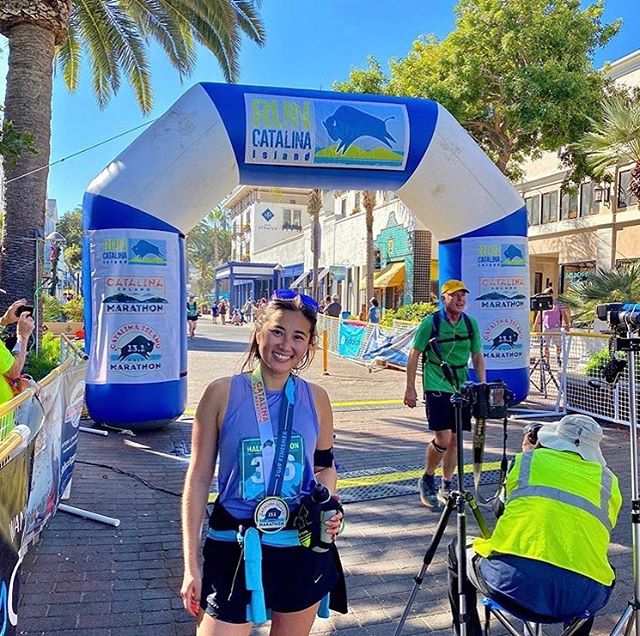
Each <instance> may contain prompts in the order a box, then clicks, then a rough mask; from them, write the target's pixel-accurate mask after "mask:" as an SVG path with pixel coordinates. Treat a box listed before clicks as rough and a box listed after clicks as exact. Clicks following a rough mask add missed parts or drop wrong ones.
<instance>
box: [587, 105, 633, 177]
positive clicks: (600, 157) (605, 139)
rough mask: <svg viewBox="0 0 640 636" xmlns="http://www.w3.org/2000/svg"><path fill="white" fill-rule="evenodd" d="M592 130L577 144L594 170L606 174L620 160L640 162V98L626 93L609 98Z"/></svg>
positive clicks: (600, 174) (597, 173)
mask: <svg viewBox="0 0 640 636" xmlns="http://www.w3.org/2000/svg"><path fill="white" fill-rule="evenodd" d="M592 125H593V130H591V131H590V132H588V133H587V134H585V136H584V137H583V138H582V140H581V141H580V142H578V143H577V144H575V147H576V148H577V149H578V150H579V151H580V152H582V153H584V154H585V155H586V158H587V163H588V164H589V166H590V167H591V169H592V170H593V171H594V173H595V174H596V175H597V176H599V177H603V176H605V175H607V174H609V173H610V171H611V169H612V168H613V167H615V166H616V165H619V164H620V163H628V162H630V161H633V162H634V163H638V162H640V100H639V99H638V98H637V97H634V96H631V95H628V94H626V93H616V94H613V95H611V96H609V97H607V98H606V99H605V100H604V102H603V104H602V122H601V123H598V122H595V121H593V120H592Z"/></svg>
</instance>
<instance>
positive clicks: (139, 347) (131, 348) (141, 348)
mask: <svg viewBox="0 0 640 636" xmlns="http://www.w3.org/2000/svg"><path fill="white" fill-rule="evenodd" d="M154 346H155V345H154V344H153V342H152V341H151V340H149V339H148V338H145V337H144V336H142V335H140V336H136V337H135V338H134V339H133V340H130V341H129V342H127V344H125V345H124V346H123V347H121V348H120V356H119V358H118V362H122V360H124V359H125V358H128V357H129V356H133V355H138V356H142V357H143V358H144V359H145V360H147V359H148V358H149V354H150V353H151V352H152V351H153V348H154Z"/></svg>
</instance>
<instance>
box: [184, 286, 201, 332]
mask: <svg viewBox="0 0 640 636" xmlns="http://www.w3.org/2000/svg"><path fill="white" fill-rule="evenodd" d="M199 315H200V312H199V311H198V303H197V302H196V297H195V296H194V295H193V294H189V300H188V301H187V326H188V328H189V338H193V337H194V336H195V335H196V326H197V325H198V317H199Z"/></svg>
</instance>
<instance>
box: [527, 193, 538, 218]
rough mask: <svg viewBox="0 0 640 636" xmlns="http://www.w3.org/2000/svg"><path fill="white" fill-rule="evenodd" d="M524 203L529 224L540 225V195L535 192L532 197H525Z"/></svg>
mask: <svg viewBox="0 0 640 636" xmlns="http://www.w3.org/2000/svg"><path fill="white" fill-rule="evenodd" d="M524 203H525V205H526V206H527V218H528V219H529V225H540V195H539V194H536V195H535V196H533V197H527V198H526V199H525V200H524Z"/></svg>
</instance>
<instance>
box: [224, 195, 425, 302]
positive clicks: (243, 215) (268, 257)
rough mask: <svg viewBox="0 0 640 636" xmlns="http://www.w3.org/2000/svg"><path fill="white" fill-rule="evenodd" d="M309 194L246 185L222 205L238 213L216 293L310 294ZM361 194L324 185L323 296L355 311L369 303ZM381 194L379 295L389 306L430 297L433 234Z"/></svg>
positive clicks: (238, 298) (233, 296)
mask: <svg viewBox="0 0 640 636" xmlns="http://www.w3.org/2000/svg"><path fill="white" fill-rule="evenodd" d="M309 192H310V191H309V190H300V189H292V188H288V189H284V188H257V187H249V186H241V187H239V188H237V189H236V190H235V191H234V192H233V193H232V194H231V195H230V196H229V197H228V198H227V199H226V200H225V201H224V202H223V203H222V206H223V207H224V208H225V209H226V210H228V211H230V212H231V217H232V249H231V253H232V262H230V263H226V264H224V265H221V266H218V267H217V268H216V288H215V290H214V297H216V298H219V297H221V296H225V295H226V294H227V293H228V295H229V299H230V302H231V304H232V306H234V307H237V306H240V305H242V304H243V303H244V302H245V301H246V300H247V299H248V298H253V299H257V298H260V297H262V296H268V295H269V294H270V293H271V291H272V289H273V288H274V287H280V288H282V287H286V288H291V289H296V290H298V291H300V292H304V293H311V290H312V288H313V260H314V259H313V245H314V242H313V236H312V224H311V222H310V217H309V214H308V211H307V200H308V196H309ZM362 199H363V193H362V192H359V191H324V192H323V205H322V209H321V211H320V213H319V218H318V220H319V234H320V236H319V237H318V245H319V254H318V272H317V274H318V298H319V299H320V298H324V297H325V296H328V295H333V294H337V295H338V296H339V298H340V302H341V304H342V306H343V308H344V310H347V311H350V312H351V313H352V314H355V315H358V314H362V313H363V311H365V309H366V306H367V304H368V299H366V298H365V295H366V291H365V287H366V219H365V217H366V212H365V210H364V207H363V205H362ZM376 200H377V204H376V207H375V209H374V219H373V236H374V246H375V272H374V287H375V293H376V297H377V298H378V300H379V302H380V304H381V306H382V307H383V309H384V308H395V307H398V306H399V305H402V304H407V303H411V302H420V301H425V300H429V299H430V298H431V291H432V278H433V277H432V271H433V272H436V271H437V267H436V266H432V265H433V264H432V258H431V256H432V254H431V233H430V232H429V231H428V230H427V229H426V228H424V227H418V225H417V222H416V218H415V215H414V214H413V213H412V212H411V210H409V209H408V208H407V207H406V206H405V205H404V204H403V203H402V202H401V201H399V200H398V199H397V197H395V195H394V194H393V193H391V192H378V193H377V196H376ZM245 265H246V266H245ZM252 268H253V269H252ZM268 268H271V273H272V276H269V275H268V273H267V270H268ZM253 274H255V276H254V275H253ZM436 277H437V275H436Z"/></svg>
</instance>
